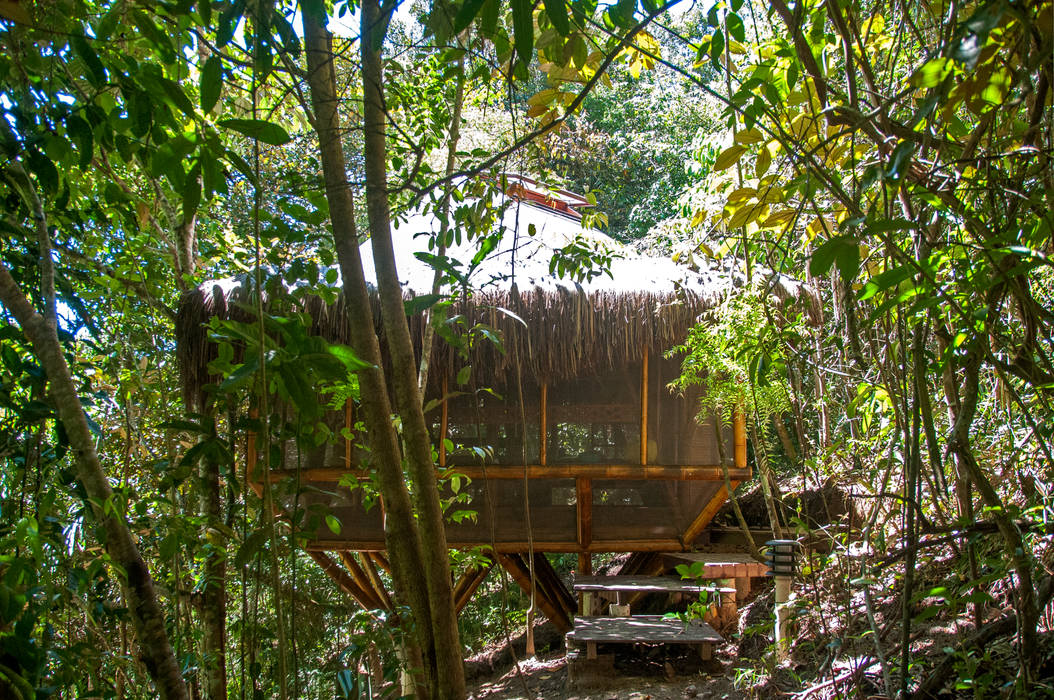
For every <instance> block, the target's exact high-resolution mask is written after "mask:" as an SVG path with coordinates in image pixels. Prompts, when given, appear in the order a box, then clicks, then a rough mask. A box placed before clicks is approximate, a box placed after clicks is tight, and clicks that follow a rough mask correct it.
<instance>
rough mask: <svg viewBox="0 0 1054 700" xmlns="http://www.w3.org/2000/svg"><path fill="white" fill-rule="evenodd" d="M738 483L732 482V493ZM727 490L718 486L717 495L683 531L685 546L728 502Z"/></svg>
mask: <svg viewBox="0 0 1054 700" xmlns="http://www.w3.org/2000/svg"><path fill="white" fill-rule="evenodd" d="M738 485H739V482H738V481H736V480H735V479H733V480H732V490H733V491H734V490H735V488H736V486H738ZM728 495H729V489H728V487H727V486H723V485H722V486H719V487H718V489H717V493H716V494H714V497H713V498H712V499H710V502H709V503H707V504H706V506H705V507H704V508H703V509H702V510H701V511H700V512H699V515H697V516H696V518H695V520H693V521H692V524H691V525H689V526H688V529H687V530H685V531H684V536H683V537H682V538H681V539H682V540H684V543H685V544H686V545H688V544H691V543H692V541H693V540H694V539H695V538H696V537H698V536H699V533H701V532H702V531H703V530H704V529H706V526H707V525H709V524H710V521H711V520H713V519H714V516H715V515H717V511H719V510H721V506H723V505H724V504H725V501H727V500H728Z"/></svg>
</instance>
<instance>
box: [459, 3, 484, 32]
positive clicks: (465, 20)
mask: <svg viewBox="0 0 1054 700" xmlns="http://www.w3.org/2000/svg"><path fill="white" fill-rule="evenodd" d="M483 2H484V0H467V1H466V2H465V3H464V4H463V5H462V6H461V9H460V10H458V12H457V16H455V17H454V26H453V30H454V34H460V33H461V32H463V31H465V29H466V28H467V27H468V25H470V24H472V20H474V19H475V18H476V15H477V14H479V10H480V8H481V7H483Z"/></svg>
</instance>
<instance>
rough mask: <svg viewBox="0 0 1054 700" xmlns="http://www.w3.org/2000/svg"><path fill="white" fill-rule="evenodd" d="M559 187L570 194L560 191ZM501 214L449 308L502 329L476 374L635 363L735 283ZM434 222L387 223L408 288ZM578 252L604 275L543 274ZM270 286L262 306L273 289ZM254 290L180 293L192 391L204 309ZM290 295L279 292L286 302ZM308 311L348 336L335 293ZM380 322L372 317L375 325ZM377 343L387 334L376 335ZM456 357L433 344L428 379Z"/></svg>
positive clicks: (553, 224)
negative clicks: (591, 255)
mask: <svg viewBox="0 0 1054 700" xmlns="http://www.w3.org/2000/svg"><path fill="white" fill-rule="evenodd" d="M562 194H563V195H566V194H568V193H562ZM507 205H508V207H507V209H506V211H505V212H504V215H503V216H502V217H501V219H500V222H501V223H500V225H499V226H498V230H501V231H502V233H503V235H502V236H501V240H500V243H498V244H497V246H496V247H495V249H494V250H493V251H491V253H490V254H489V255H488V256H487V257H486V259H485V260H484V261H483V262H482V263H481V264H479V265H477V266H475V267H474V268H472V269H471V273H470V274H467V282H468V285H467V287H466V288H464V289H461V290H458V291H456V292H455V293H454V299H453V302H452V306H451V308H450V309H449V310H448V313H447V316H448V317H453V316H454V315H461V316H462V317H463V319H464V322H465V323H464V327H472V326H474V325H475V324H477V323H482V324H486V325H487V326H488V327H490V328H492V329H494V330H496V331H498V332H499V333H500V336H501V337H502V339H503V344H504V349H505V352H504V353H503V352H501V351H499V350H497V349H496V348H495V347H494V346H493V345H492V344H489V343H479V344H477V345H476V347H475V348H474V350H473V352H472V353H471V355H470V358H469V361H470V362H471V363H472V365H473V370H474V372H475V373H476V376H477V377H483V379H481V382H484V383H488V384H497V385H502V384H504V383H505V382H504V378H505V377H506V376H507V373H509V372H510V371H514V370H515V368H516V367H521V368H522V369H523V371H524V373H525V375H528V377H529V378H530V379H533V380H535V381H541V380H548V381H559V380H560V379H564V378H568V377H572V376H581V375H588V374H595V373H598V372H601V371H605V370H610V369H615V368H619V367H623V366H626V365H628V364H630V363H633V362H635V361H638V360H639V359H640V357H641V353H642V350H643V348H644V347H645V346H647V347H648V348H650V349H651V350H652V351H653V352H663V351H665V350H667V349H668V348H670V347H671V346H673V345H676V344H677V343H680V342H682V341H683V340H684V338H685V336H686V334H687V331H688V329H689V328H690V327H691V326H692V325H693V324H694V323H695V322H696V320H697V319H698V318H699V316H700V314H701V313H702V312H703V311H705V310H706V309H707V308H709V307H710V306H711V305H712V304H713V303H715V302H716V301H717V299H718V298H719V297H720V296H721V294H722V293H724V292H727V290H728V289H729V286H730V285H731V284H732V279H733V276H734V275H733V274H732V273H729V272H727V271H725V270H719V269H714V270H707V271H703V272H700V271H696V270H692V269H689V268H688V267H686V266H683V265H678V264H676V263H674V262H673V261H672V260H670V259H668V258H659V257H649V256H645V255H641V254H639V253H636V252H635V251H633V250H632V249H631V248H629V247H628V246H624V245H622V244H620V243H618V242H617V241H615V240H614V239H612V238H611V237H609V236H606V235H605V234H603V233H600V232H599V231H596V230H592V229H584V228H583V227H582V224H581V222H580V221H579V220H578V219H577V218H576V214H577V212H574V211H572V212H570V213H561V212H559V211H557V210H556V209H555V208H551V207H549V206H546V205H545V204H544V203H539V202H537V201H529V200H526V198H524V199H517V200H510V201H508V202H507ZM438 230H439V223H438V221H437V220H436V218H435V217H433V216H430V215H428V214H423V213H419V214H415V215H412V216H410V217H408V218H407V219H405V220H403V221H401V222H400V223H399V224H398V226H397V227H396V228H395V230H394V231H393V237H394V239H395V252H396V260H397V266H398V270H399V277H400V279H401V280H403V285H404V296H405V297H406V298H408V299H409V298H413V297H418V296H421V295H423V294H428V293H430V292H431V288H432V282H433V276H434V268H433V267H432V266H431V265H429V264H428V263H426V262H425V261H423V260H422V259H420V258H419V257H418V256H417V254H418V253H420V252H426V253H427V252H431V253H432V254H435V253H436V252H437V251H435V250H432V251H429V250H428V248H429V240H430V238H431V235H429V234H432V235H434V234H435V233H437V232H438ZM480 240H481V238H480V237H479V236H475V237H472V238H470V237H469V236H468V235H464V236H462V237H461V240H460V242H458V243H455V244H454V245H452V246H451V247H450V248H449V249H448V250H447V251H446V255H447V257H448V258H449V259H451V260H456V261H460V262H461V263H464V264H462V265H457V266H456V267H457V268H458V269H459V273H460V274H465V273H467V272H468V268H469V266H468V264H467V262H468V261H470V260H471V259H472V257H473V255H474V254H475V253H476V251H477V250H478V246H479V245H480ZM360 250H361V252H362V257H363V267H364V269H365V270H366V274H367V280H368V281H371V278H372V276H373V253H372V250H371V248H370V244H369V242H368V241H367V242H366V243H364V244H363V245H362V246H361V248H360ZM583 250H590V251H600V252H601V253H602V255H604V256H605V257H608V258H609V259H610V265H609V270H610V275H609V274H607V273H606V272H599V271H598V270H593V273H592V274H586V275H584V276H580V277H578V278H577V279H576V278H574V277H564V278H560V277H559V276H557V275H555V274H554V273H553V272H552V271H551V267H552V262H553V260H554V255H555V256H556V258H557V259H558V260H560V259H570V258H573V257H575V255H576V254H578V253H581V252H582V251H583ZM278 288H279V292H278V293H275V292H274V291H273V290H272V292H271V293H270V294H269V297H268V299H269V300H268V303H269V304H272V305H273V304H275V302H276V301H277V297H278V296H280V295H281V287H280V286H279V287H278ZM251 298H252V292H251V284H248V283H247V282H246V280H223V281H220V282H210V283H206V284H203V285H202V286H201V287H199V288H197V289H195V290H192V291H191V292H189V293H188V294H187V295H186V296H185V297H184V299H183V300H182V303H181V306H180V310H179V318H178V321H177V333H178V337H179V340H180V350H179V356H180V364H181V367H182V371H183V376H184V385H185V387H186V389H187V391H188V397H190V396H198V397H200V394H201V390H202V389H203V387H204V386H205V385H206V384H208V383H209V382H210V377H209V373H208V369H207V364H208V362H209V361H210V359H211V358H212V357H213V356H214V355H215V351H214V350H213V349H211V347H210V345H211V344H210V343H209V342H208V338H207V334H206V331H205V328H204V324H205V323H207V321H208V319H209V318H211V317H220V318H228V317H238V316H239V315H241V316H243V317H244V318H243V320H251V319H250V318H249V317H248V314H246V313H245V312H243V311H240V310H239V308H238V305H237V302H239V301H243V302H248V301H250V299H251ZM290 299H291V297H287V298H286V300H285V301H283V306H281V307H279V308H288V307H289V303H290ZM298 305H299V306H300V308H301V310H303V311H306V312H307V313H308V314H309V315H310V317H311V318H312V322H313V324H314V326H315V327H314V329H313V331H314V332H317V333H319V334H321V335H323V336H324V337H326V338H327V339H328V340H330V341H332V342H346V341H347V340H348V334H349V330H350V329H349V328H348V323H347V319H346V315H345V313H344V306H343V300H341V299H338V300H337V301H336V303H334V304H329V305H327V304H325V303H323V302H322V300H321V299H319V298H317V297H309V298H307V299H304V300H301V301H300V302H298ZM378 328H379V324H378ZM422 329H423V321H422V318H421V316H420V315H418V316H416V317H414V318H411V332H412V333H413V335H414V337H415V338H417V339H418V340H419V339H420V337H421V335H422ZM382 341H383V339H382ZM463 362H464V360H462V359H458V358H455V357H454V353H453V352H451V350H450V348H449V347H448V346H447V345H446V344H445V343H442V342H437V343H436V344H435V347H434V348H433V357H432V367H433V368H435V371H433V372H432V377H433V378H435V377H436V376H439V375H442V374H443V373H447V376H452V373H453V372H456V371H457V368H458V367H459V366H460V365H461V364H463Z"/></svg>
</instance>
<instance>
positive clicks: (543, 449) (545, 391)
mask: <svg viewBox="0 0 1054 700" xmlns="http://www.w3.org/2000/svg"><path fill="white" fill-rule="evenodd" d="M540 400H541V409H540V412H539V416H538V422H539V428H538V430H539V439H538V462H539V463H540V464H541V466H543V467H544V466H545V464H546V462H547V461H548V455H549V449H548V442H549V440H548V438H549V435H548V433H549V415H548V410H549V383H548V382H542V388H541V399H540Z"/></svg>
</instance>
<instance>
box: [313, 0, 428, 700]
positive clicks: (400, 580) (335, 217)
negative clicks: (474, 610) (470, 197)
mask: <svg viewBox="0 0 1054 700" xmlns="http://www.w3.org/2000/svg"><path fill="white" fill-rule="evenodd" d="M303 17H304V43H305V46H306V49H307V65H308V84H309V86H310V89H311V101H312V103H313V106H314V128H315V131H316V132H317V134H318V138H319V153H320V155H321V159H322V171H323V177H324V179H325V186H326V199H327V201H328V202H329V209H330V224H331V226H332V228H333V242H334V246H335V248H336V251H337V259H338V262H339V265H340V272H341V276H342V278H343V285H344V298H345V302H346V304H345V306H346V308H347V313H348V321H349V324H350V327H351V338H350V342H351V346H352V348H353V349H354V350H355V352H356V353H357V354H358V356H359V357H360V358H362V359H363V360H365V361H366V362H369V363H370V364H372V365H373V367H372V368H370V369H366V370H362V371H361V372H359V382H360V387H361V392H360V400H361V402H362V408H363V415H364V417H365V419H366V425H367V429H368V438H369V444H370V449H371V452H372V455H373V458H374V463H375V464H376V466H377V484H378V487H379V489H380V492H381V497H382V500H383V505H384V512H385V518H384V535H385V544H386V546H387V549H388V554H389V556H390V558H391V564H392V579H393V583H394V586H395V593H396V596H397V597H398V598H399V599H400V600H401V601H403V602H404V603H405V604H407V605H408V606H409V607H410V610H411V613H412V615H413V619H414V625H413V629H414V630H415V632H416V635H417V645H418V647H417V649H416V651H414V650H411V651H412V657H418V656H420V657H423V660H424V663H423V667H424V668H423V670H424V675H423V676H422V675H419V674H415V675H414V680H415V683H417V692H418V694H419V695H420V696H422V697H427V696H428V693H429V687H430V685H431V683H432V681H433V678H434V672H435V670H434V667H433V666H432V664H431V663H429V659H430V658H432V657H433V652H432V651H431V649H432V647H433V642H432V626H431V624H430V620H431V613H430V612H429V601H428V592H427V589H426V587H425V586H424V585H422V583H423V582H422V581H421V577H420V573H421V568H422V567H421V562H422V561H423V553H422V550H421V540H420V537H419V534H418V531H417V527H416V524H415V521H414V515H413V511H412V509H411V506H410V495H409V493H408V492H407V488H406V483H405V481H404V480H403V472H402V455H401V452H400V449H399V442H398V435H397V434H396V432H395V427H394V426H393V425H392V421H391V413H392V410H391V402H390V400H389V397H388V391H387V387H386V385H385V380H384V373H383V371H382V370H381V364H382V363H381V351H380V343H379V341H378V339H377V333H376V330H375V328H374V325H373V314H372V312H371V305H370V297H369V292H368V290H367V288H366V280H365V277H364V275H363V271H362V258H361V257H360V255H359V240H358V234H357V232H356V230H355V204H354V200H353V198H352V193H351V187H350V185H349V183H348V177H347V167H346V163H345V159H344V152H343V150H342V147H341V141H340V136H341V132H340V120H339V117H338V114H337V94H336V74H335V71H334V68H333V51H332V44H331V38H330V34H329V32H328V31H327V30H326V28H325V27H326V21H327V17H326V15H325V12H324V10H323V9H322V6H321V5H320V4H307V5H305V7H304V15H303ZM445 554H446V552H445V550H444V556H445Z"/></svg>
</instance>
